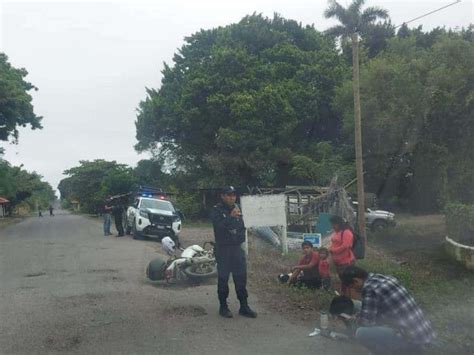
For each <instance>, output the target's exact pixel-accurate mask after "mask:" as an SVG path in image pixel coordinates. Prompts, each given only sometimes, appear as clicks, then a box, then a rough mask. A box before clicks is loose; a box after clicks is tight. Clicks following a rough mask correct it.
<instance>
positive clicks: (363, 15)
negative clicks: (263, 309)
mask: <svg viewBox="0 0 474 355" xmlns="http://www.w3.org/2000/svg"><path fill="white" fill-rule="evenodd" d="M365 2H366V0H352V3H351V4H350V5H349V6H348V7H347V8H344V7H343V6H341V4H339V3H338V2H337V1H336V0H329V7H328V8H327V9H326V11H324V16H325V17H326V18H336V19H338V20H339V22H340V24H339V25H336V26H334V27H331V28H330V29H328V30H327V31H326V33H327V34H329V35H331V36H334V37H339V38H340V39H341V41H342V42H344V41H348V40H349V38H350V39H351V41H352V85H353V91H354V121H355V155H356V171H357V200H358V202H359V203H358V209H357V216H358V218H357V224H358V227H359V233H360V234H361V235H362V236H363V237H364V240H365V241H367V238H366V236H367V234H366V230H365V193H364V170H363V161H362V134H361V123H360V85H359V33H364V32H365V31H366V30H367V29H368V28H369V27H370V26H372V25H373V24H374V23H375V21H377V20H378V19H386V18H387V17H388V12H387V10H385V9H381V8H379V7H367V8H366V9H365V10H364V11H362V6H363V5H364V4H365Z"/></svg>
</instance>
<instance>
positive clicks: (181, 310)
mask: <svg viewBox="0 0 474 355" xmlns="http://www.w3.org/2000/svg"><path fill="white" fill-rule="evenodd" d="M163 314H165V315H166V316H169V317H202V316H205V315H207V311H206V310H205V309H204V308H203V307H201V306H195V305H188V306H179V307H172V308H170V309H166V310H165V311H164V312H163Z"/></svg>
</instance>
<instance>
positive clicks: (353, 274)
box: [341, 266, 435, 354]
mask: <svg viewBox="0 0 474 355" xmlns="http://www.w3.org/2000/svg"><path fill="white" fill-rule="evenodd" d="M341 281H342V282H343V284H344V285H345V286H346V287H347V288H349V289H351V290H353V291H354V292H355V293H357V294H359V295H360V296H361V302H362V305H361V310H360V313H359V315H358V317H357V326H358V328H357V330H356V332H355V338H356V340H358V341H359V342H360V343H361V344H362V345H364V346H365V347H366V348H368V349H369V350H370V351H371V352H372V353H374V354H419V353H422V352H423V348H424V347H425V346H427V345H428V344H430V343H432V341H433V340H434V337H435V335H434V332H433V329H432V326H431V323H430V322H429V321H428V320H427V319H426V318H425V316H424V314H423V311H422V310H421V309H420V307H419V306H418V305H417V303H416V301H415V299H414V298H413V296H412V295H411V294H410V293H409V292H408V291H407V289H406V288H405V287H403V286H402V285H401V284H400V282H399V281H398V280H397V279H396V278H395V277H393V276H388V275H382V274H372V273H368V272H367V271H365V270H364V269H361V268H359V267H356V266H348V267H347V268H346V269H345V270H344V272H343V273H342V275H341Z"/></svg>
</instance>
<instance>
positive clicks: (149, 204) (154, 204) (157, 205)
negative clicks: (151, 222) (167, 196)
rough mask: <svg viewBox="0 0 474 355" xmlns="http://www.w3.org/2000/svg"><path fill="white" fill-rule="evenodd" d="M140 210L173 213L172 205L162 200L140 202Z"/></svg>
mask: <svg viewBox="0 0 474 355" xmlns="http://www.w3.org/2000/svg"><path fill="white" fill-rule="evenodd" d="M140 208H152V209H156V210H165V211H171V212H174V208H173V205H172V204H171V203H170V202H169V201H162V200H142V203H141V205H140Z"/></svg>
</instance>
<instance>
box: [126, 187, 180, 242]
mask: <svg viewBox="0 0 474 355" xmlns="http://www.w3.org/2000/svg"><path fill="white" fill-rule="evenodd" d="M181 224H182V214H181V212H180V211H179V210H177V209H175V208H174V206H173V204H172V203H171V201H170V200H169V198H168V196H167V194H166V193H164V192H163V191H162V190H161V189H157V188H151V187H140V189H139V192H138V194H137V195H136V197H135V201H134V203H133V205H131V206H130V207H128V209H127V216H126V220H125V231H126V233H127V234H130V233H131V234H132V235H133V239H140V238H142V237H143V236H156V237H158V238H159V239H160V240H161V239H163V238H164V237H171V238H172V239H173V240H178V236H179V233H180V232H181Z"/></svg>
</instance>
